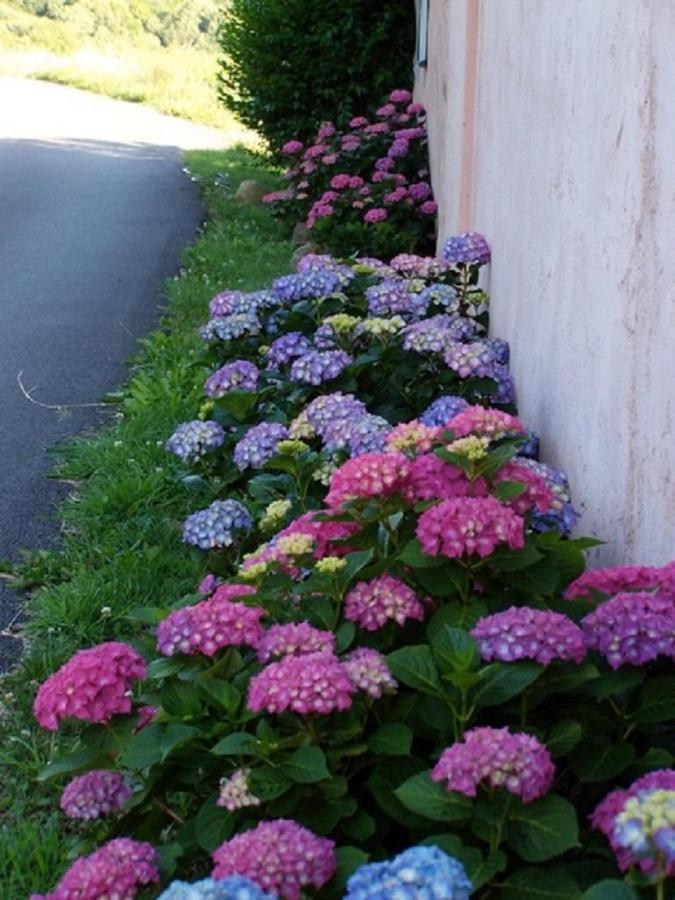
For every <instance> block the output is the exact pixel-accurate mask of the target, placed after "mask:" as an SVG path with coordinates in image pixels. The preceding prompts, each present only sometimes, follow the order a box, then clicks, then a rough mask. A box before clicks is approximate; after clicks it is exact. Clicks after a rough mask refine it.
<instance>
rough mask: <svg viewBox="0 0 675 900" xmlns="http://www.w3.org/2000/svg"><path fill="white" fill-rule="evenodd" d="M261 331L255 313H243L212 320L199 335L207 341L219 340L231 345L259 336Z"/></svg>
mask: <svg viewBox="0 0 675 900" xmlns="http://www.w3.org/2000/svg"><path fill="white" fill-rule="evenodd" d="M261 329H262V325H261V323H260V320H259V319H258V316H257V315H256V314H255V312H242V313H235V314H234V315H231V316H223V317H220V316H217V317H216V318H215V319H210V320H209V321H208V322H207V323H206V325H205V326H204V327H203V328H202V329H201V330H200V332H199V334H200V336H201V338H202V340H205V341H212V340H213V339H214V338H218V340H220V341H223V342H224V343H230V341H236V340H238V339H239V338H242V337H252V336H255V335H259V334H260V331H261Z"/></svg>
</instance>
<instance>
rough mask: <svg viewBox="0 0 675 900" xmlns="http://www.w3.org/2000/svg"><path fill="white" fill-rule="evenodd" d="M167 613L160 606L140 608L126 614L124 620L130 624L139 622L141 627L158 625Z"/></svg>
mask: <svg viewBox="0 0 675 900" xmlns="http://www.w3.org/2000/svg"><path fill="white" fill-rule="evenodd" d="M168 612H169V611H168V610H167V609H163V608H162V607H160V606H140V607H138V608H137V609H132V610H131V611H130V612H128V613H127V614H126V618H127V619H131V621H132V622H141V623H142V624H143V625H158V624H159V623H160V622H161V621H162V619H164V618H166V616H167V614H168Z"/></svg>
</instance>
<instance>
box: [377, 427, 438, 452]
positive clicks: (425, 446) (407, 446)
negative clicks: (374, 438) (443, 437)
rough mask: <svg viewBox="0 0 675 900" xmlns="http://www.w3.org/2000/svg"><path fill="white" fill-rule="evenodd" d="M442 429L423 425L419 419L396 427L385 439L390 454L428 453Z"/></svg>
mask: <svg viewBox="0 0 675 900" xmlns="http://www.w3.org/2000/svg"><path fill="white" fill-rule="evenodd" d="M440 430H441V429H440V428H434V427H430V426H429V425H423V424H422V423H421V422H420V421H419V420H418V419H413V420H412V421H411V422H402V423H401V424H400V425H396V426H395V427H394V428H392V430H391V431H390V432H389V434H388V435H387V437H386V438H385V445H386V448H387V451H388V452H391V451H399V450H400V451H401V452H405V451H406V450H407V451H408V452H409V453H410V454H411V455H412V456H417V455H419V454H420V453H427V452H428V451H429V450H431V448H432V446H433V444H434V443H435V441H436V440H437V438H438V435H439V433H440Z"/></svg>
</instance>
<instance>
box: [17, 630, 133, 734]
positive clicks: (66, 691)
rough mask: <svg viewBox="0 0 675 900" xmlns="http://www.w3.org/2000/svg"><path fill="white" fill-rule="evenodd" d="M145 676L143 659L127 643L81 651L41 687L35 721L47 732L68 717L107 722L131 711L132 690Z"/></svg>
mask: <svg viewBox="0 0 675 900" xmlns="http://www.w3.org/2000/svg"><path fill="white" fill-rule="evenodd" d="M146 674H147V671H146V668H145V662H144V660H143V657H142V656H141V655H140V654H139V653H137V652H136V651H135V650H134V649H133V648H132V647H130V646H129V645H128V644H122V643H120V642H118V641H109V642H108V643H105V644H98V645H97V646H96V647H90V648H89V649H88V650H80V651H79V652H78V653H76V654H75V655H74V656H73V657H71V659H69V660H68V662H67V663H65V665H63V666H61V668H60V669H59V670H58V671H57V672H55V673H54V674H53V675H51V676H50V677H49V678H48V679H47V680H46V681H45V682H44V683H43V684H41V685H40V688H39V689H38V692H37V697H36V698H35V703H34V705H33V711H34V713H35V718H36V719H37V720H38V722H39V723H40V725H41V726H42V727H43V728H46V729H47V730H48V731H56V729H57V728H58V727H59V721H60V720H61V719H67V718H73V719H82V720H83V721H85V722H96V723H100V722H108V721H109V720H110V719H112V717H113V716H116V715H121V714H128V713H130V712H131V687H132V685H133V683H134V681H136V680H137V679H140V678H145V677H146Z"/></svg>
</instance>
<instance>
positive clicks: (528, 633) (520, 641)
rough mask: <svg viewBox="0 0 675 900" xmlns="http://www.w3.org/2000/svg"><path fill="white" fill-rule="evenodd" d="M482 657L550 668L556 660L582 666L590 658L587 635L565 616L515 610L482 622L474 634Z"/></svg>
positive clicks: (545, 612)
mask: <svg viewBox="0 0 675 900" xmlns="http://www.w3.org/2000/svg"><path fill="white" fill-rule="evenodd" d="M471 635H472V637H473V638H474V640H475V641H476V643H477V644H478V649H479V651H480V655H481V657H482V658H483V659H485V660H487V661H488V662H491V661H492V660H495V659H496V660H499V661H500V662H508V663H510V662H516V661H517V660H520V659H533V660H535V661H536V662H538V663H541V665H543V666H547V665H548V664H549V663H550V662H553V660H555V659H560V660H563V661H565V662H575V663H580V662H582V661H583V660H584V659H585V657H586V644H585V642H584V635H583V632H582V630H581V629H580V628H579V626H578V625H575V624H574V622H573V621H572V620H571V619H569V618H568V617H567V616H565V615H562V613H556V612H548V611H545V610H541V609H532V608H531V607H529V606H512V607H510V609H507V610H505V611H504V612H500V613H495V614H494V615H492V616H485V617H484V618H482V619H479V620H478V623H477V624H476V625H475V627H474V628H473V630H472V631H471Z"/></svg>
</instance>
